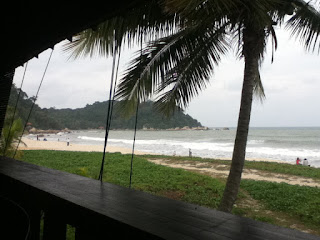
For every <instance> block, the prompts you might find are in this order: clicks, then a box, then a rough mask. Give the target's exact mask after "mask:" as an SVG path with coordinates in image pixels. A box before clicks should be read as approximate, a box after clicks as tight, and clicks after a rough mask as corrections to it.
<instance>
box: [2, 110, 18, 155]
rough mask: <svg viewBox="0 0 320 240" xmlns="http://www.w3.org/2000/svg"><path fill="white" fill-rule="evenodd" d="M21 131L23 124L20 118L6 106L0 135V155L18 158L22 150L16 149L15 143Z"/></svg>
mask: <svg viewBox="0 0 320 240" xmlns="http://www.w3.org/2000/svg"><path fill="white" fill-rule="evenodd" d="M22 131H23V124H22V121H21V119H20V118H17V117H16V116H14V109H13V108H12V107H8V108H7V112H6V116H5V120H4V125H3V128H2V133H1V136H0V155H2V156H6V157H13V155H14V154H15V155H16V156H15V157H16V158H20V157H21V154H22V152H21V151H17V150H16V144H17V143H18V142H19V140H20V137H21V135H22Z"/></svg>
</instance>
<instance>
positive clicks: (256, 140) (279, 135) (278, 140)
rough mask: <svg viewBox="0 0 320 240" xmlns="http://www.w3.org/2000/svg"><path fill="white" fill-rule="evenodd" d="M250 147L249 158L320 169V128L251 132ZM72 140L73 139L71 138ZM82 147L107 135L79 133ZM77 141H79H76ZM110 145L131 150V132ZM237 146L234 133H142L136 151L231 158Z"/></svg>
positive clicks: (120, 133)
mask: <svg viewBox="0 0 320 240" xmlns="http://www.w3.org/2000/svg"><path fill="white" fill-rule="evenodd" d="M250 133H251V136H249V141H248V143H247V151H246V157H247V158H262V159H274V160H284V161H288V162H294V159H296V158H297V157H300V158H308V160H309V162H310V163H311V164H312V165H314V166H319V167H320V150H319V148H318V146H319V145H320V128H312V129H304V128H303V129H299V128H296V129H286V128H283V129H251V130H250ZM68 136H69V135H68ZM74 137H75V138H77V140H76V141H78V142H81V144H102V143H103V142H104V132H102V131H100V132H99V131H97V132H96V133H95V132H92V131H91V132H90V131H79V132H77V133H76V134H75V136H74ZM74 140H75V139H74ZM108 144H110V145H116V146H120V147H121V146H122V147H131V146H132V144H133V135H132V132H130V131H111V132H110V135H109V139H108ZM233 145H234V131H230V132H229V131H203V132H201V133H200V132H192V131H177V132H170V131H139V132H138V134H137V139H136V146H135V149H136V150H143V151H148V152H154V153H158V154H168V155H171V154H173V152H175V153H176V154H177V155H188V154H189V149H191V151H192V155H193V156H200V157H212V158H217V157H220V158H230V157H231V156H232V151H233Z"/></svg>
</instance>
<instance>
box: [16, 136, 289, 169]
mask: <svg viewBox="0 0 320 240" xmlns="http://www.w3.org/2000/svg"><path fill="white" fill-rule="evenodd" d="M22 141H23V142H24V143H25V144H26V145H24V144H22V143H21V144H20V145H19V150H56V151H75V152H102V151H103V145H80V144H74V143H70V145H69V146H67V143H66V142H64V141H61V142H58V141H36V140H32V139H30V138H27V137H23V138H22ZM106 152H120V153H122V154H131V153H132V149H130V148H123V147H117V146H110V145H107V149H106ZM134 153H135V154H137V155H145V154H151V155H158V154H156V153H152V152H144V151H137V150H135V151H134ZM219 159H221V160H231V159H230V158H221V157H220V158H219ZM246 160H247V161H263V162H278V163H287V162H285V161H280V160H278V161H276V160H270V159H263V158H252V159H251V158H246Z"/></svg>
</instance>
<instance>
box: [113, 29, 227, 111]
mask: <svg viewBox="0 0 320 240" xmlns="http://www.w3.org/2000/svg"><path fill="white" fill-rule="evenodd" d="M226 27H227V24H226V25H224V26H223V27H220V29H216V30H215V31H214V30H213V29H214V28H207V29H208V30H207V31H206V32H205V31H203V29H202V28H200V27H198V26H195V27H194V28H190V27H189V28H188V29H185V30H181V31H180V32H178V33H177V34H175V35H173V36H170V37H168V38H163V39H160V40H159V41H156V42H153V43H152V44H150V45H148V46H147V47H146V48H145V49H144V50H143V54H142V55H141V56H138V57H137V58H136V59H134V61H133V62H132V63H131V67H130V68H129V71H128V72H127V73H126V75H125V76H124V78H123V79H122V80H121V83H120V84H119V88H118V91H117V98H118V99H125V100H127V101H128V100H130V101H137V100H140V101H143V100H145V99H146V98H147V97H149V96H151V94H153V93H156V94H161V92H163V91H165V89H166V88H167V87H170V86H172V85H173V88H172V89H171V90H170V91H169V92H166V93H165V94H163V95H162V97H160V98H159V99H158V104H157V106H158V107H159V108H160V109H162V110H163V111H166V112H167V113H169V112H170V110H169V109H171V110H174V109H175V106H176V105H178V106H180V107H185V106H187V104H188V103H189V101H190V99H191V98H192V97H193V96H195V95H197V94H198V92H199V91H200V90H201V89H203V88H204V87H205V86H206V81H208V79H209V77H210V76H211V73H212V71H213V68H214V65H215V64H217V63H218V62H219V61H220V55H221V54H223V53H225V52H226V51H227V49H228V44H227V42H226V38H225V34H226V33H225V32H226ZM165 95H166V96H165Z"/></svg>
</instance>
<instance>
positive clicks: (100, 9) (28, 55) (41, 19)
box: [0, 0, 150, 135]
mask: <svg viewBox="0 0 320 240" xmlns="http://www.w3.org/2000/svg"><path fill="white" fill-rule="evenodd" d="M147 1H150V0H116V1H96V0H91V1H88V2H87V1H85V2H84V1H63V2H62V1H61V2H59V1H54V2H50V1H5V2H2V4H1V14H0V23H1V26H2V28H1V37H0V46H1V51H0V54H1V64H0V135H1V132H2V126H3V123H4V118H5V113H6V109H7V104H8V100H9V96H10V89H11V84H12V80H13V73H14V71H15V69H16V68H17V67H19V66H20V65H23V64H24V63H25V62H27V61H28V60H30V59H32V58H33V57H37V56H38V55H39V54H40V53H41V52H43V51H44V50H46V49H48V48H50V47H51V48H52V47H53V46H54V45H55V44H56V43H59V42H61V41H62V40H64V39H66V38H70V37H71V36H72V35H74V34H76V33H78V32H81V31H82V30H85V29H88V28H94V27H95V26H96V25H97V24H99V23H101V22H103V21H104V20H107V19H109V18H112V17H113V16H116V15H122V16H126V13H127V12H128V11H130V9H132V8H133V7H135V6H136V5H138V4H143V3H144V2H147Z"/></svg>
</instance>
